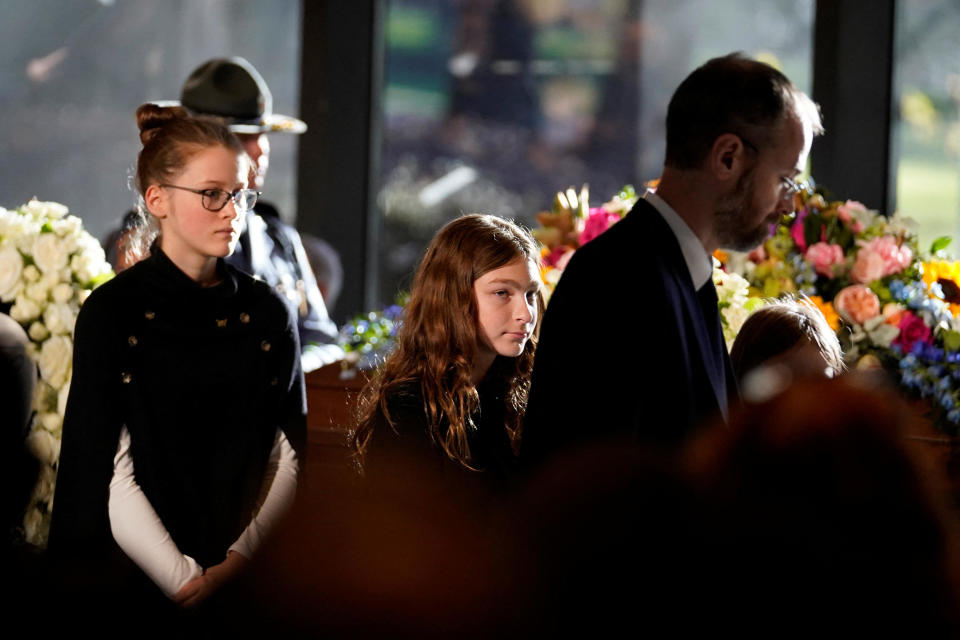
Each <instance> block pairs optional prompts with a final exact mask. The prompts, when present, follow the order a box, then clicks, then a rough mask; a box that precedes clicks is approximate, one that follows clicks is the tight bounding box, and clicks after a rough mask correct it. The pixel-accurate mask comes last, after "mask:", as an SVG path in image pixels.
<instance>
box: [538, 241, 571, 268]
mask: <svg viewBox="0 0 960 640" xmlns="http://www.w3.org/2000/svg"><path fill="white" fill-rule="evenodd" d="M571 253H573V249H571V248H570V247H567V246H564V245H560V246H559V247H557V248H556V249H554V250H553V251H551V252H550V253H549V255H547V256H546V257H545V258H544V259H543V264H544V266H547V267H557V268H559V269H562V268H563V267H560V266H559V265H560V262H561V261H562V262H563V264H564V265H566V264H567V262H569V261H570V257H569V256H568V255H567V254H571Z"/></svg>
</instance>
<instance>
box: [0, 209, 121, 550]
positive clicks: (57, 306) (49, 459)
mask: <svg viewBox="0 0 960 640" xmlns="http://www.w3.org/2000/svg"><path fill="white" fill-rule="evenodd" d="M112 276H113V271H112V270H111V268H110V265H109V264H108V263H107V261H106V259H105V257H104V253H103V249H102V248H101V247H100V244H99V243H98V242H97V240H96V239H95V238H94V237H93V236H91V235H90V234H89V233H87V232H86V231H84V230H83V224H82V222H81V220H80V218H78V217H76V216H73V215H69V210H68V209H67V207H65V206H64V205H62V204H59V203H56V202H41V201H38V200H36V199H34V200H31V201H30V202H28V203H27V204H25V205H23V206H21V207H19V208H17V209H14V210H7V209H4V208H3V207H0V307H6V306H8V305H10V307H9V312H8V313H9V314H10V317H12V318H13V319H14V320H16V321H17V322H19V323H20V324H21V325H22V326H23V328H24V329H25V330H26V331H27V335H29V337H30V340H31V344H30V345H29V346H28V353H29V355H30V357H31V358H32V359H33V360H34V362H36V363H37V366H38V368H39V372H40V378H39V380H38V382H37V387H36V389H35V392H34V397H33V408H34V417H33V424H32V425H31V431H30V435H29V436H28V437H27V443H26V444H27V448H28V449H29V450H30V452H31V453H32V454H33V455H34V456H35V457H36V458H37V460H39V461H40V462H41V470H40V475H39V478H38V479H37V484H36V485H35V486H34V489H33V493H32V495H31V498H30V504H29V506H28V507H27V511H26V514H25V515H24V519H23V529H24V538H25V539H26V541H27V542H30V543H31V544H35V545H38V546H44V545H45V544H46V540H47V534H48V532H49V529H50V513H51V511H52V509H53V490H54V485H55V484H56V473H57V464H58V461H59V459H60V435H61V429H62V427H63V414H64V410H65V409H66V402H67V395H68V393H69V389H70V374H71V372H72V361H73V328H74V324H75V323H76V320H77V313H78V312H79V310H80V305H81V304H82V303H83V301H84V300H86V298H87V296H88V295H90V291H91V290H92V289H93V288H94V287H96V286H98V285H99V284H101V283H103V282H105V281H107V280H109V279H110V278H111V277H112Z"/></svg>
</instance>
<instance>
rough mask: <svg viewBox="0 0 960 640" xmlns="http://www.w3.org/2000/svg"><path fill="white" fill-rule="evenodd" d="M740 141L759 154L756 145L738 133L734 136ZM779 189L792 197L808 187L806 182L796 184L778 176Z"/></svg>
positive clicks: (790, 179) (794, 181)
mask: <svg viewBox="0 0 960 640" xmlns="http://www.w3.org/2000/svg"><path fill="white" fill-rule="evenodd" d="M734 135H736V136H737V137H738V138H740V141H741V142H743V146H745V147H748V148H750V149H753V151H754V153H760V149H758V148H757V145H755V144H753V143H752V142H750V141H749V140H747V139H746V138H745V137H743V136H742V135H740V134H739V133H737V134H734ZM780 187H781V189H783V192H784V194H785V195H788V196H792V195H796V194H798V193H800V192H801V191H806V190H807V187H808V183H807V182H797V181H796V180H794V179H793V178H788V177H787V176H780Z"/></svg>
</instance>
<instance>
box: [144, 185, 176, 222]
mask: <svg viewBox="0 0 960 640" xmlns="http://www.w3.org/2000/svg"><path fill="white" fill-rule="evenodd" d="M143 203H144V204H145V205H146V206H147V211H149V212H150V213H152V214H153V215H154V216H155V217H157V218H159V219H162V218H166V217H167V215H168V208H169V204H170V203H169V198H168V194H167V191H166V190H165V189H164V188H163V187H161V186H160V185H158V184H152V185H150V186H149V187H147V191H146V193H144V194H143Z"/></svg>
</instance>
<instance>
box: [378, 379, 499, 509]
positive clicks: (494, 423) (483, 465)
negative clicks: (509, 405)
mask: <svg viewBox="0 0 960 640" xmlns="http://www.w3.org/2000/svg"><path fill="white" fill-rule="evenodd" d="M497 386H498V385H496V384H493V383H491V382H489V381H484V382H482V383H481V384H480V386H479V387H478V389H477V392H478V395H479V396H480V407H479V409H478V410H477V411H476V412H475V413H474V414H473V415H472V416H471V417H472V418H473V423H474V425H476V428H475V429H470V428H469V427H468V431H467V442H468V444H469V447H470V466H471V467H473V469H469V468H467V467H465V466H464V465H463V464H461V463H460V462H458V461H456V460H452V459H451V458H450V457H449V456H448V455H447V454H446V452H445V451H444V450H443V447H442V446H441V445H440V444H439V443H438V442H437V441H436V440H435V439H434V438H433V436H432V435H431V434H430V430H429V423H428V421H427V413H426V410H425V408H424V405H423V396H422V394H421V391H420V384H419V382H411V383H407V384H405V385H403V386H401V387H400V388H398V389H397V390H396V391H394V392H393V393H391V394H390V395H389V396H388V397H387V408H388V410H389V412H390V417H391V419H392V420H393V426H391V425H390V424H389V423H388V422H387V420H386V418H385V417H384V416H383V414H382V412H378V413H377V415H376V416H375V418H374V427H373V433H372V436H371V438H370V441H369V443H368V445H367V450H366V454H365V456H364V470H365V475H366V477H367V479H368V480H369V481H371V482H372V483H374V484H378V483H380V482H381V481H382V482H384V483H390V482H397V481H402V480H403V476H405V475H406V473H407V471H409V470H410V469H416V472H417V473H421V474H424V475H426V476H430V477H431V478H432V480H431V481H436V482H437V487H438V489H439V490H442V491H443V492H444V493H446V494H447V497H450V498H453V499H456V500H458V501H463V500H466V501H468V502H469V503H470V504H472V505H474V506H478V507H483V506H484V505H485V504H487V503H489V502H490V501H491V500H493V501H499V498H501V497H503V496H504V495H505V494H506V492H507V491H508V490H509V488H510V487H511V478H512V476H513V474H514V470H515V458H514V455H513V450H512V449H511V446H510V438H509V436H508V435H507V431H506V427H505V410H504V400H503V393H502V391H501V390H500V389H498V388H497ZM446 425H447V422H446V420H444V421H442V423H441V425H440V430H439V431H440V433H441V434H442V433H444V432H445V430H446ZM398 476H400V477H398Z"/></svg>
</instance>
